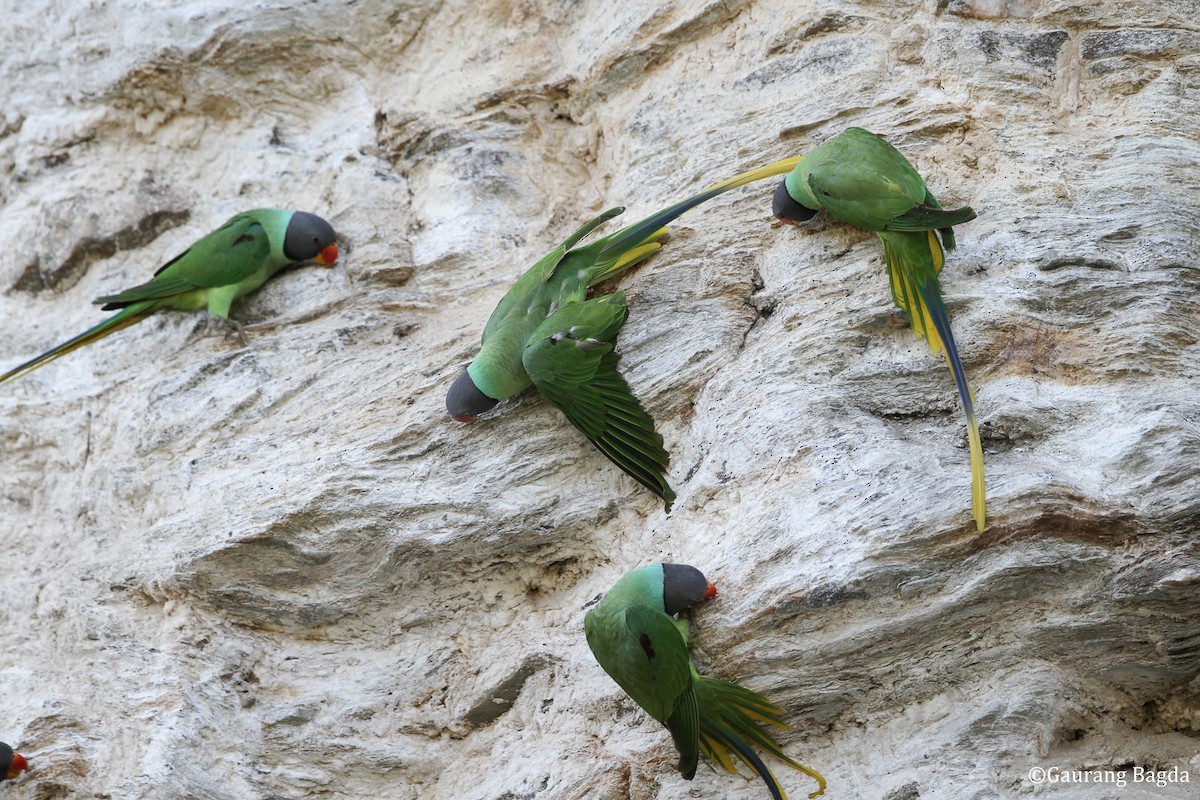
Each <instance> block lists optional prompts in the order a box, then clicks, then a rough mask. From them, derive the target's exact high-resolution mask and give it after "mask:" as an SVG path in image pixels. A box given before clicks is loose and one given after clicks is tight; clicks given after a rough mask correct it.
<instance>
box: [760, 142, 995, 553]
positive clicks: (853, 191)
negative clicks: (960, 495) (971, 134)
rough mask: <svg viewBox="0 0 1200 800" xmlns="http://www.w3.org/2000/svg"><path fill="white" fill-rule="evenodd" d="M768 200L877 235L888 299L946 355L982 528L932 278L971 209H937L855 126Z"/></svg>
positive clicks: (979, 474)
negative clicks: (824, 214) (889, 287)
mask: <svg viewBox="0 0 1200 800" xmlns="http://www.w3.org/2000/svg"><path fill="white" fill-rule="evenodd" d="M773 205H774V207H773V211H774V213H775V216H777V217H779V218H780V219H783V220H788V221H794V222H799V221H803V220H807V219H810V218H811V217H812V216H813V215H814V214H816V213H817V212H818V211H820V210H822V209H823V210H825V211H826V212H828V213H829V215H830V216H832V217H834V218H835V219H838V220H841V221H842V222H846V223H848V224H850V225H855V226H857V227H859V228H865V229H867V230H871V231H875V232H876V233H877V234H878V235H879V238H880V240H882V242H883V256H884V260H885V261H886V263H887V271H888V277H889V279H890V280H891V285H892V298H893V300H895V303H896V305H897V306H899V307H900V308H902V309H903V310H904V311H905V312H906V313H907V314H908V316H909V319H910V321H911V323H912V328H913V331H915V332H916V333H917V335H919V336H921V337H923V338H924V339H925V341H927V342H928V343H929V347H930V348H931V349H932V350H933V352H935V353H939V352H940V353H942V354H943V355H944V356H945V358H946V363H947V364H949V366H950V372H951V373H952V374H953V376H954V384H955V386H956V387H957V388H958V396H959V399H960V400H961V401H962V406H963V410H964V411H965V412H966V417H967V441H968V444H969V447H970V451H971V506H972V509H973V511H974V515H975V525H976V527H977V528H978V529H979V530H981V531H982V530H983V527H984V522H985V518H986V513H987V512H986V497H985V493H984V484H983V447H982V445H981V443H980V440H979V424H978V423H977V422H976V420H975V405H974V396H973V395H972V393H971V387H970V386H969V385H968V384H967V376H966V372H965V371H964V370H963V365H962V361H961V360H960V359H959V356H958V346H957V345H956V344H955V343H954V333H953V331H951V330H950V315H949V314H948V313H947V311H946V306H945V304H944V303H943V302H942V288H941V286H940V285H939V284H938V273H939V272H941V269H942V264H943V262H944V261H945V255H944V253H943V251H942V246H943V244H944V245H945V249H946V250H953V249H954V231H953V229H952V228H951V226H952V225H960V224H962V223H964V222H968V221H969V220H972V219H975V212H974V211H972V210H971V209H970V207H964V208H959V209H955V210H952V211H947V210H944V209H943V208H942V206H941V204H940V203H938V201H937V198H936V197H934V196H933V193H932V192H930V191H929V189H928V188H927V187H926V186H925V181H923V180H922V179H921V176H920V175H919V174H917V171H916V170H915V169H914V168H913V166H912V164H910V163H908V160H907V159H905V158H904V156H902V155H901V154H900V152H899V151H898V150H896V148H894V147H892V146H891V145H890V144H888V143H887V142H885V141H884V140H883V139H881V138H879V137H878V136H876V135H875V134H873V133H869V132H867V131H865V130H863V129H862V128H847V129H846V130H845V131H843V132H842V133H839V134H838V135H837V136H835V137H833V138H832V139H830V140H829V141H827V142H824V143H823V144H820V145H818V146H817V147H814V148H813V149H812V151H811V152H810V153H809V154H808V155H807V156H805V157H804V158H803V159H802V160H801V161H800V162H799V163H798V164H797V165H796V167H795V169H793V170H792V171H791V172H790V173H789V174H788V175H787V177H786V178H784V180H783V182H782V183H780V185H779V187H778V188H777V189H776V191H775V201H774V204H773ZM935 231H936V233H935ZM938 234H940V235H941V241H940V242H939V241H938Z"/></svg>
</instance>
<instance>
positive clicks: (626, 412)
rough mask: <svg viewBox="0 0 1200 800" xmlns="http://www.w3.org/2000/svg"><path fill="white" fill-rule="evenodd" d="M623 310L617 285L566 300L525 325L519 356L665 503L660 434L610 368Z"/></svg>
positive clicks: (575, 421) (576, 420) (578, 423)
mask: <svg viewBox="0 0 1200 800" xmlns="http://www.w3.org/2000/svg"><path fill="white" fill-rule="evenodd" d="M628 313H629V312H628V310H627V309H626V308H625V294H624V293H623V292H615V293H614V294H610V295H604V296H603V297H597V298H594V299H592V300H587V301H585V302H581V303H580V302H575V303H567V304H566V305H564V306H563V307H562V308H560V309H559V310H558V311H556V312H554V313H553V314H551V315H550V317H548V318H547V319H546V320H545V321H544V322H543V323H542V324H541V325H539V326H538V327H537V329H536V330H535V331H534V332H533V336H531V337H530V340H529V343H528V344H527V345H526V347H525V352H524V354H523V355H522V364H523V365H524V367H525V371H526V372H527V373H528V374H529V377H530V379H531V380H532V381H533V383H534V385H536V386H537V388H538V390H539V391H541V393H542V394H544V395H546V397H548V398H549V399H550V401H551V402H552V403H554V404H555V405H556V406H558V407H559V408H560V409H562V411H563V413H564V414H566V415H567V419H569V420H570V421H571V424H572V425H574V426H575V427H576V428H579V430H581V431H582V432H583V434H584V435H585V436H587V437H588V439H589V440H590V441H591V442H592V444H594V445H595V446H596V447H597V448H598V449H599V450H600V452H601V453H603V454H604V455H605V456H607V457H608V459H609V460H610V461H612V462H613V463H614V464H616V465H617V466H618V467H620V468H621V469H622V470H624V471H625V472H626V473H627V474H628V475H629V476H630V477H631V478H633V479H634V480H636V481H637V482H638V483H640V484H642V485H643V486H645V487H646V488H647V489H649V490H650V491H652V492H654V493H655V494H656V495H658V496H659V497H661V498H662V499H663V501H664V502H665V503H666V505H667V509H668V510H670V507H671V503H672V501H674V499H675V493H674V492H673V491H671V487H670V486H669V485H667V479H666V478H665V477H664V476H663V472H664V471H665V470H666V469H667V465H668V463H669V458H668V456H667V453H666V451H665V450H664V449H663V446H662V437H661V436H659V435H658V434H657V433H656V432H655V430H654V420H652V419H651V418H650V415H649V414H647V413H646V411H645V409H643V408H642V407H641V405H640V404H639V403H638V401H637V400H636V399H634V397H633V394H632V393H631V392H630V391H629V384H627V383H626V382H625V380H624V379H623V378H622V377H621V376H620V374H618V372H617V362H618V361H619V360H620V356H618V355H617V354H616V353H615V352H614V351H613V345H614V344H615V343H616V338H617V332H618V331H620V329H621V326H622V325H624V324H625V318H626V316H628Z"/></svg>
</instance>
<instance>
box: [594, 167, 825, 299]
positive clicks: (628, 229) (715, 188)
mask: <svg viewBox="0 0 1200 800" xmlns="http://www.w3.org/2000/svg"><path fill="white" fill-rule="evenodd" d="M801 158H802V156H795V157H793V158H785V159H783V160H782V161H775V162H773V163H771V164H767V165H766V166H763V167H759V168H758V169H752V170H750V171H749V172H743V173H742V174H740V175H735V176H734V177H732V178H729V179H728V180H724V181H721V182H720V183H714V184H713V185H712V186H710V187H708V188H707V189H705V190H704V191H702V192H700V193H699V194H694V195H692V196H691V197H689V198H687V199H686V200H680V201H679V202H678V203H675V204H673V205H669V206H667V207H666V208H664V209H662V210H661V211H657V212H655V213H653V214H651V215H650V216H648V217H646V218H645V219H642V220H639V221H638V222H635V223H633V224H632V225H626V226H625V227H624V228H621V230H619V231H617V232H616V233H613V234H611V235H609V236H606V237H605V238H604V239H601V240H600V241H601V242H602V243H603V246H602V248H601V250H600V256H599V258H598V259H597V263H598V264H600V265H601V267H600V269H598V270H597V271H596V274H595V275H593V276H592V279H591V280H590V281H589V285H595V284H597V283H600V282H601V281H604V280H607V279H609V278H611V277H613V276H614V275H616V274H618V273H620V272H623V271H624V270H627V269H629V268H630V267H632V266H633V265H634V264H636V263H638V262H639V261H641V260H642V259H644V258H646V257H647V256H649V255H650V254H651V253H653V252H654V251H655V250H657V249H658V247H659V245H658V240H659V239H661V238H662V237H663V236H664V235H665V234H666V229H665V227H664V226H666V224H667V223H669V222H671V221H672V220H674V219H676V218H677V217H679V216H680V215H682V214H684V213H685V212H687V211H690V210H691V209H693V208H695V207H696V206H698V205H700V204H701V203H703V202H705V201H706V200H711V199H712V198H714V197H716V196H717V195H719V194H723V193H725V192H727V191H729V190H730V189H736V188H737V187H739V186H745V185H746V184H747V183H752V182H753V181H757V180H760V179H762V178H769V177H771V176H773V175H782V174H784V173H787V172H791V171H792V168H793V167H795V166H796V165H797V164H799V163H800V159H801Z"/></svg>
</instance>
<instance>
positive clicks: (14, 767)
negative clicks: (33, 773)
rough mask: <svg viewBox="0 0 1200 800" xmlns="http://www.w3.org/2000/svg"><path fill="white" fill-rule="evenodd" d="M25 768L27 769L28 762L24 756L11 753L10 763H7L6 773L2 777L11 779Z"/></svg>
mask: <svg viewBox="0 0 1200 800" xmlns="http://www.w3.org/2000/svg"><path fill="white" fill-rule="evenodd" d="M27 769H29V762H28V761H26V760H25V756H23V755H21V754H20V753H13V760H12V763H11V764H9V765H8V774H7V775H5V776H4V777H5V779H6V780H10V781H11V780H12V779H13V778H15V777H17V776H18V775H19V774H21V773H22V772H24V771H25V770H27Z"/></svg>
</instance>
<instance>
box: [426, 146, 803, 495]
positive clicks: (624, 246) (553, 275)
mask: <svg viewBox="0 0 1200 800" xmlns="http://www.w3.org/2000/svg"><path fill="white" fill-rule="evenodd" d="M796 162H797V159H794V158H792V159H787V160H785V161H779V162H776V163H774V164H769V165H767V166H765V167H761V168H759V169H756V170H753V171H751V172H746V173H743V174H741V175H738V176H736V177H734V178H730V179H729V180H727V181H722V182H721V183H718V184H715V185H714V186H711V187H709V188H708V189H706V190H705V191H703V192H700V193H699V194H696V195H693V196H692V197H689V198H687V199H686V200H682V201H680V202H678V203H676V204H674V205H672V206H668V207H667V208H665V209H663V210H662V211H659V212H658V213H656V214H652V215H650V216H649V217H646V218H645V219H643V220H642V221H640V222H635V223H634V224H632V225H629V226H627V227H624V228H622V229H620V230H619V231H617V232H616V233H612V234H609V235H608V236H605V237H604V238H603V239H599V240H598V241H595V242H593V243H592V244H589V245H583V246H577V245H579V243H580V242H581V241H582V240H583V239H584V238H585V237H587V236H588V235H589V234H590V233H591V232H592V231H593V230H595V229H596V228H597V227H599V226H600V225H601V224H603V223H604V222H606V221H607V220H609V219H612V218H613V217H615V216H617V215H618V214H620V213H621V212H622V211H624V209H623V208H612V209H609V210H608V211H605V212H604V213H603V214H601V215H600V216H598V217H596V218H595V219H593V220H591V221H590V222H588V223H587V224H585V225H584V226H583V227H581V228H580V229H579V230H577V231H575V233H573V234H571V235H570V236H569V237H568V238H567V239H566V240H565V241H564V242H563V243H562V244H560V245H559V246H558V247H556V248H554V249H553V250H551V251H550V252H549V253H548V254H546V255H545V256H544V257H543V258H542V259H541V260H539V261H538V262H537V263H536V264H534V265H533V266H532V267H530V268H529V270H528V271H527V272H526V273H525V274H524V275H522V276H521V277H520V278H519V279H518V280H517V282H516V283H515V284H513V286H512V288H511V289H509V290H508V294H506V295H505V296H504V297H503V298H502V299H501V300H500V304H499V305H498V306H496V310H495V311H493V312H492V316H491V318H490V319H488V321H487V324H486V325H484V328H483V341H482V346H481V347H480V350H479V355H477V356H476V357H475V360H474V361H472V362H471V363H470V365H468V366H467V368H466V369H465V370H463V372H462V374H460V375H459V376H458V379H457V380H455V382H454V384H453V385H452V386H451V387H450V391H449V392H448V393H447V395H446V410H447V411H448V412H449V414H450V416H451V417H453V418H454V419H456V420H458V421H460V422H469V421H471V420H473V419H474V418H475V417H476V416H477V415H478V414H481V413H483V412H485V411H487V410H489V409H491V408H492V407H493V406H495V405H496V403H498V402H499V401H501V400H504V399H507V398H509V397H512V396H513V395H515V394H518V393H519V392H522V391H524V390H525V389H527V388H528V387H530V386H536V387H537V388H538V390H539V391H540V392H541V393H542V394H544V395H545V396H546V397H547V398H549V399H550V401H551V402H552V403H554V404H555V405H556V406H558V407H559V408H560V409H562V411H563V413H564V414H566V415H567V419H569V420H570V421H571V423H572V424H573V425H575V427H577V428H579V430H581V431H582V432H583V434H584V435H585V436H587V437H588V439H589V440H591V442H592V444H594V445H595V446H596V447H597V448H598V449H599V450H600V452H602V453H603V454H604V455H605V456H607V457H608V458H609V459H610V460H611V461H612V462H613V463H614V464H616V465H617V466H618V467H620V468H621V469H623V470H624V471H625V472H626V473H627V474H628V475H629V476H630V477H632V478H633V479H634V480H636V481H637V482H638V483H640V484H642V485H643V486H645V487H646V488H647V489H649V490H650V491H652V492H654V494H656V495H658V496H659V497H661V498H662V499H663V501H664V503H665V504H666V507H667V509H668V510H670V507H671V502H672V501H673V500H674V499H675V493H674V492H673V491H672V490H671V487H670V486H669V485H668V483H667V479H666V477H665V476H664V475H663V473H664V472H665V471H666V469H667V464H668V457H667V453H666V451H665V450H664V449H663V443H662V437H661V436H659V435H658V433H657V432H656V431H655V430H654V421H653V420H652V419H650V416H649V415H648V414H647V413H646V412H645V410H644V409H643V408H642V406H641V404H640V403H638V401H637V400H636V399H635V398H634V397H633V395H632V393H631V392H630V390H629V385H628V384H627V383H625V380H624V379H623V378H622V377H621V375H620V373H618V372H617V362H618V360H619V358H620V356H619V355H618V354H617V353H616V351H615V350H614V349H613V348H614V347H615V345H616V341H617V334H618V332H619V331H620V330H621V327H622V326H623V325H624V324H625V318H626V316H627V315H628V313H629V312H628V309H627V308H626V306H625V293H624V292H620V291H618V292H613V293H612V294H607V295H600V296H598V297H593V298H591V299H588V297H587V291H588V288H589V287H591V286H595V285H596V284H598V283H600V282H602V281H605V280H608V279H609V278H611V277H613V276H615V275H619V274H621V273H622V272H624V271H625V270H627V269H629V268H630V267H632V266H634V265H635V264H637V263H639V262H641V261H642V260H643V259H645V258H646V257H647V256H649V255H650V254H652V253H653V252H654V251H656V250H658V249H659V247H661V246H662V245H661V242H660V240H661V239H662V238H663V236H665V235H666V233H667V229H666V228H665V227H664V226H665V225H666V224H667V223H668V222H670V221H671V220H673V219H675V218H676V217H678V216H679V215H680V214H683V213H684V212H685V211H687V210H688V209H691V208H694V207H695V206H697V205H699V204H700V203H703V202H704V201H705V200H709V199H711V198H713V197H716V196H717V195H719V194H721V193H722V192H726V191H729V190H730V189H733V188H735V187H738V186H742V185H744V184H746V183H749V182H751V181H754V180H758V179H759V178H766V177H770V176H772V175H782V174H783V173H785V172H787V171H788V170H789V169H791V168H792V167H793V166H794V165H795V164H796Z"/></svg>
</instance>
